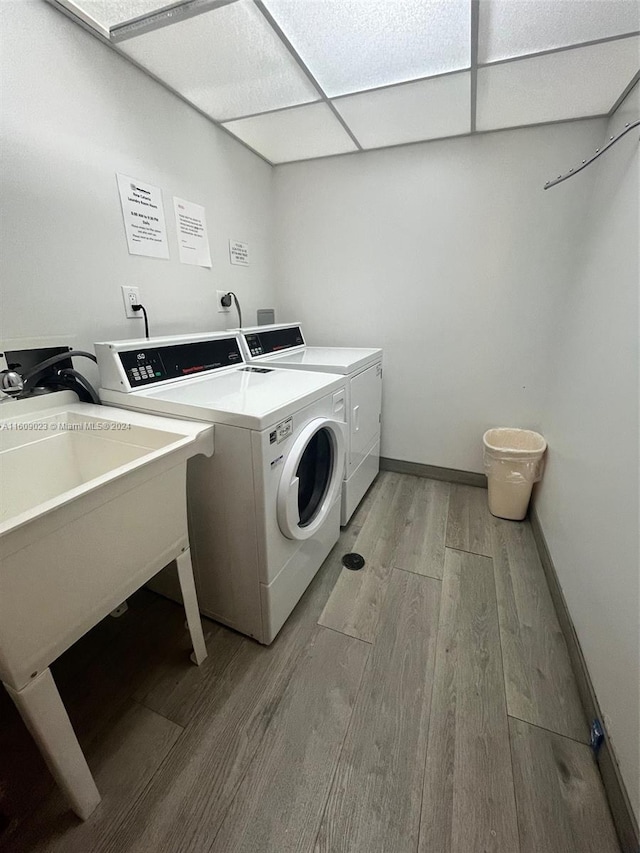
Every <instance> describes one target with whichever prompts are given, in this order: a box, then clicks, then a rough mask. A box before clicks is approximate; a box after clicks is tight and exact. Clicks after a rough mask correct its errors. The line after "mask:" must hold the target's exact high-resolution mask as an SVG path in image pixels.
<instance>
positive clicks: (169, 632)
mask: <svg viewBox="0 0 640 853" xmlns="http://www.w3.org/2000/svg"><path fill="white" fill-rule="evenodd" d="M352 550H355V551H359V552H360V553H362V554H363V556H364V557H365V560H366V565H365V568H364V569H363V570H362V571H360V572H349V571H348V570H346V569H343V568H342V566H341V557H342V555H343V554H344V553H346V552H347V551H352ZM204 624H205V634H206V638H207V646H208V649H209V658H208V659H207V661H206V663H205V665H204V666H203V667H201V668H200V669H198V668H196V667H194V666H193V665H192V664H191V663H190V662H189V658H188V636H187V633H186V630H185V628H184V615H183V612H182V610H181V608H179V607H178V606H177V605H175V604H173V603H171V602H169V601H166V600H164V599H162V598H160V597H158V596H156V595H155V594H153V593H150V592H148V591H146V590H142V591H141V592H140V593H137V594H136V595H135V596H133V598H132V599H131V600H130V609H129V612H128V613H126V614H125V615H124V616H123V617H121V619H117V620H114V619H107V620H105V621H104V622H103V623H101V624H100V625H98V626H96V628H95V629H94V630H93V631H91V632H90V633H89V634H88V635H87V636H86V637H84V638H83V639H82V640H81V641H80V642H79V643H77V644H76V645H75V646H74V647H73V648H72V649H70V650H69V652H68V653H67V654H66V655H64V656H63V657H62V658H61V659H60V660H59V661H57V662H56V664H55V666H54V668H53V671H54V677H55V678H56V680H57V683H58V685H59V689H60V692H61V695H62V697H63V700H64V701H65V703H66V705H67V708H68V710H69V714H70V717H71V720H72V723H73V724H74V727H75V729H76V731H77V733H78V737H79V739H80V741H81V744H82V746H83V749H85V751H86V754H87V757H88V760H89V764H90V766H91V768H92V770H93V772H94V775H95V777H96V781H97V783H98V785H99V787H100V790H101V793H102V795H103V802H102V803H101V805H100V806H99V808H98V809H97V810H96V812H95V813H94V814H93V815H92V816H91V818H90V819H89V820H88V821H86V822H85V823H80V822H79V821H78V820H77V819H76V818H75V817H74V816H73V814H72V813H70V812H69V810H68V809H67V808H66V806H65V804H64V802H63V800H62V798H61V796H60V795H59V793H58V792H57V790H56V788H55V786H54V785H53V784H52V781H51V779H50V777H49V775H48V772H47V770H46V768H45V766H44V764H43V762H42V760H41V758H40V756H39V754H38V752H37V750H36V749H35V748H34V747H33V745H32V743H31V741H30V738H29V735H28V734H27V733H26V730H25V729H24V726H23V724H22V722H21V720H20V718H19V717H18V715H17V713H16V711H15V708H14V707H13V705H12V703H11V701H10V700H9V698H8V697H7V696H6V694H5V693H4V691H0V848H1V849H2V850H3V851H4V850H6V851H7V853H25V851H32V850H33V851H59V853H63V851H64V853H66V851H71V853H75V852H76V851H78V853H85V851H91V853H101V851H111V853H128V851H137V853H233V852H234V851H242V853H288V851H296V853H376V851H387V853H534V851H535V853H543V851H544V853H596V851H597V853H614V851H617V850H619V847H618V844H617V841H616V837H615V832H614V829H613V824H612V821H611V817H610V814H609V810H608V807H607V803H606V800H605V797H604V792H603V789H602V785H601V781H600V777H599V775H598V770H597V766H596V764H595V762H594V761H593V759H592V757H591V752H590V750H589V748H588V746H586V745H585V743H583V742H581V741H584V740H585V738H586V720H585V719H584V716H583V714H582V710H581V707H580V703H579V701H578V695H577V690H576V687H575V683H574V679H573V675H572V672H571V670H570V667H569V662H568V656H567V652H566V648H565V645H564V640H563V637H562V634H561V632H560V629H559V626H558V622H557V619H556V616H555V612H554V610H553V606H552V603H551V599H550V596H549V592H548V589H547V587H546V581H545V577H544V574H543V572H542V568H541V566H540V563H539V560H538V556H537V553H536V551H535V546H534V545H533V539H532V536H531V531H530V528H529V525H528V523H527V522H523V523H515V522H505V521H500V520H498V519H493V518H492V517H491V516H490V515H489V513H488V511H487V507H486V492H485V491H484V490H482V489H475V488H473V487H469V486H459V485H450V484H448V483H443V482H439V481H433V480H427V479H423V478H419V477H414V476H409V475H400V474H396V473H392V472H383V473H381V475H380V476H379V477H378V480H377V481H376V483H375V484H374V486H373V487H372V489H371V490H370V491H369V494H368V495H367V496H366V498H365V500H364V501H363V503H362V505H361V506H360V507H359V509H358V511H357V512H356V514H355V515H354V518H353V519H352V521H351V523H350V525H349V526H348V527H347V528H345V530H344V531H343V532H342V534H341V537H340V540H339V542H338V544H337V545H336V546H335V548H334V550H333V551H332V553H331V554H330V555H329V557H328V558H327V560H326V561H325V564H324V566H323V567H322V569H321V570H320V572H318V575H317V576H316V578H315V579H314V581H313V583H312V584H311V586H310V587H309V589H308V590H307V592H306V593H305V595H304V596H303V598H302V599H301V601H300V603H299V604H298V606H297V607H296V609H295V610H294V612H293V613H292V615H291V617H290V618H289V619H288V620H287V622H286V624H285V626H284V627H283V629H282V631H281V632H280V635H279V636H278V637H277V638H276V640H275V642H274V643H273V644H272V645H271V646H270V647H268V648H267V647H263V646H260V645H258V644H257V643H255V642H253V641H252V640H249V639H248V638H246V637H242V636H241V635H239V634H236V633H235V632H233V631H231V630H229V629H227V628H225V627H223V626H220V625H216V624H215V623H213V622H210V621H208V620H204Z"/></svg>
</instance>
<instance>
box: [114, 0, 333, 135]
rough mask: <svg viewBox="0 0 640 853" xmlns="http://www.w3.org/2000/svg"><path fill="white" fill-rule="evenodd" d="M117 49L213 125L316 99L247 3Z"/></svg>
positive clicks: (274, 36) (264, 21)
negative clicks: (214, 121) (210, 118)
mask: <svg viewBox="0 0 640 853" xmlns="http://www.w3.org/2000/svg"><path fill="white" fill-rule="evenodd" d="M120 49H121V50H122V51H123V52H124V53H126V54H127V55H128V56H131V58H132V59H135V60H136V62H139V63H140V65H143V66H144V67H145V68H147V69H148V70H149V71H151V72H152V73H153V74H155V75H157V76H158V77H159V78H160V79H161V80H162V81H163V82H165V83H168V84H169V86H172V87H173V88H174V89H176V90H177V91H178V92H180V94H181V95H184V97H185V98H187V100H189V101H191V102H192V103H193V104H195V105H196V106H197V107H199V108H200V109H201V110H203V111H204V112H206V113H208V114H209V115H210V116H212V117H213V118H215V119H218V120H220V121H222V120H225V119H231V118H236V117H238V116H243V115H249V114H251V113H257V112H263V111H264V110H273V109H280V108H282V107H288V106H292V105H293V104H302V103H308V102H310V101H314V100H318V93H317V92H316V89H315V88H314V87H313V86H312V84H311V83H310V82H309V80H308V79H307V77H306V76H305V75H304V73H303V72H302V71H301V70H300V68H299V66H298V65H297V63H296V62H295V60H294V59H293V58H292V57H291V55H290V53H289V51H288V50H287V49H286V48H285V47H284V45H283V44H282V42H281V41H280V39H279V38H278V37H277V35H276V34H275V33H274V31H273V30H272V29H271V27H270V26H269V24H268V23H267V21H266V20H265V18H264V16H263V15H262V14H261V13H260V12H259V11H258V9H257V8H256V6H255V5H254V4H253V3H252V2H251V0H240V2H238V3H232V4H230V5H228V6H222V7H221V8H218V9H213V10H211V11H210V12H205V13H203V14H201V15H197V16H196V17H194V18H188V19H187V20H183V21H180V22H179V23H175V24H172V25H171V26H168V27H163V28H162V29H159V30H154V31H152V32H148V33H146V34H144V35H141V36H137V37H136V38H132V39H129V40H127V41H125V42H122V44H121V45H120Z"/></svg>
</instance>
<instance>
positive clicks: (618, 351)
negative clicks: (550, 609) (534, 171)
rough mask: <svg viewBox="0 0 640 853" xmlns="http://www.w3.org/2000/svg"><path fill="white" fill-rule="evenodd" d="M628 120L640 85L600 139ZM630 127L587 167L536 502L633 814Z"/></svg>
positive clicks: (637, 725) (639, 681)
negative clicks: (591, 180) (588, 187)
mask: <svg viewBox="0 0 640 853" xmlns="http://www.w3.org/2000/svg"><path fill="white" fill-rule="evenodd" d="M638 118H640V86H636V88H635V90H634V92H633V93H632V95H631V96H630V97H629V98H627V100H626V101H625V103H624V105H623V107H622V108H621V109H620V110H618V112H617V114H616V115H615V116H614V117H613V119H612V121H611V123H610V126H609V127H608V129H607V138H608V136H610V135H612V134H615V133H617V132H618V131H619V130H620V129H622V127H623V126H624V124H625V123H626V122H628V121H632V120H637V119H638ZM638 136H639V133H638V131H637V130H635V131H632V132H631V133H629V134H628V135H627V136H626V137H625V138H624V139H623V140H621V141H620V142H618V143H617V145H616V146H615V148H613V149H612V150H611V151H610V152H609V153H608V154H606V155H604V156H603V157H601V158H600V159H599V160H598V161H597V163H595V164H594V165H593V166H591V167H590V170H591V171H592V172H593V174H594V176H595V184H594V185H593V188H592V190H593V191H592V194H591V196H590V199H589V206H588V209H589V216H588V220H587V222H586V223H585V226H584V229H583V231H582V234H581V239H580V243H579V249H580V252H579V257H578V262H579V263H578V267H577V270H576V275H575V276H574V277H573V278H572V279H571V280H570V281H568V282H567V287H565V289H564V303H563V305H562V306H561V309H560V310H559V311H558V314H557V317H556V324H555V329H556V332H557V334H556V336H555V342H554V343H555V345H554V347H553V353H552V356H553V363H554V371H553V373H552V378H553V383H552V385H551V388H550V392H549V395H548V398H547V400H546V403H545V407H544V409H545V415H544V418H543V420H542V426H543V431H544V433H545V435H546V437H547V439H548V441H549V446H550V450H549V459H548V465H547V471H546V473H545V477H544V480H543V482H542V483H541V485H540V488H539V490H538V493H537V496H536V506H537V511H538V514H539V518H540V521H541V524H542V527H543V529H544V533H545V537H546V539H547V543H548V545H549V549H550V551H551V555H552V557H553V560H554V563H555V566H556V569H557V571H558V575H559V578H560V582H561V584H562V588H563V591H564V594H565V597H566V599H567V603H568V606H569V610H570V612H571V615H572V618H573V621H574V624H575V627H576V631H577V633H578V637H579V639H580V643H581V645H582V648H583V651H584V655H585V658H586V662H587V665H588V667H589V671H590V673H591V677H592V680H593V683H594V685H595V689H596V693H597V696H598V699H599V702H600V706H601V708H602V710H603V714H604V716H605V722H606V725H607V729H608V731H609V734H610V735H611V737H612V741H613V745H614V748H615V751H616V754H617V756H618V759H619V763H620V767H621V770H622V773H623V776H624V779H625V781H626V785H627V788H628V791H629V794H630V796H631V799H632V802H633V806H634V808H635V810H636V815H637V816H638V818H639V819H640V782H639V779H638V774H639V769H640V719H639V705H640V588H639V587H640V553H639V547H638V518H639V503H638V488H639V482H638V477H639V473H640V460H639V457H638V437H639V435H640V423H639V419H638V388H639V378H640V377H639V369H638V365H639V352H638V338H639V335H638V293H639V289H640V271H639V264H638V254H639V247H640V230H639V217H638V202H639V198H638V196H639V188H640V172H639V168H638V160H639V156H638ZM579 180H581V178H576V179H575V181H576V182H578V181H579ZM564 186H566V185H561V186H559V187H557V188H556V189H554V190H553V192H554V193H562V192H563V187H564Z"/></svg>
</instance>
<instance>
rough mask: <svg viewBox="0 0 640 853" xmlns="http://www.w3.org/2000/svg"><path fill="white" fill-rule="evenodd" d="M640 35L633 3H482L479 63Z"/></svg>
mask: <svg viewBox="0 0 640 853" xmlns="http://www.w3.org/2000/svg"><path fill="white" fill-rule="evenodd" d="M638 30H640V2H639V1H638V0H481V2H480V25H479V40H478V61H479V62H495V61H496V60H499V59H507V58H509V57H513V56H522V55H524V54H527V53H538V52H540V51H543V50H551V49H553V48H557V47H565V46H568V45H574V44H579V43H580V42H586V41H594V40H596V39H603V38H610V37H611V36H618V35H622V34H623V33H632V32H637V31H638Z"/></svg>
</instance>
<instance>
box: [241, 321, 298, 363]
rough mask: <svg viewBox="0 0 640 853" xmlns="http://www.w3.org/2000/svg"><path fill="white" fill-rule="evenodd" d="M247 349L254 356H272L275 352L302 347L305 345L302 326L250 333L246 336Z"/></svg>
mask: <svg viewBox="0 0 640 853" xmlns="http://www.w3.org/2000/svg"><path fill="white" fill-rule="evenodd" d="M244 340H245V343H246V345H247V349H248V350H249V353H250V354H251V355H252V356H254V357H255V356H258V355H271V354H272V353H275V352H282V351H283V350H288V349H292V348H293V347H300V346H303V344H304V338H303V337H302V329H301V328H300V326H289V327H287V328H286V329H270V330H268V331H264V332H248V333H246V334H245V335H244Z"/></svg>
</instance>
